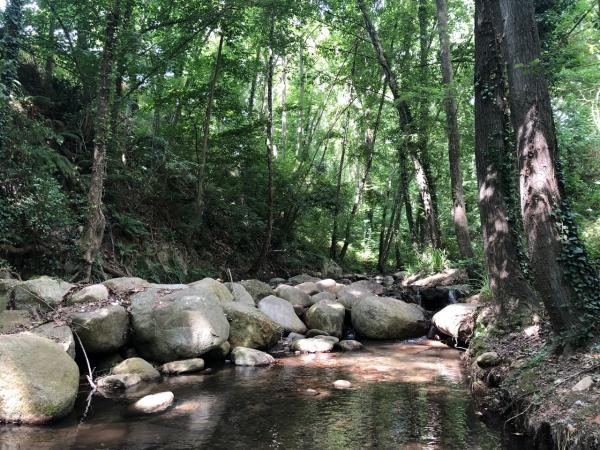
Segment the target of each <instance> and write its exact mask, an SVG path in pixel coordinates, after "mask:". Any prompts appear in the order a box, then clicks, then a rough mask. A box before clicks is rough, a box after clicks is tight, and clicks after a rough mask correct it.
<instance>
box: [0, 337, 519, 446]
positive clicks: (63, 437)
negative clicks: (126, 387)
mask: <svg viewBox="0 0 600 450" xmlns="http://www.w3.org/2000/svg"><path fill="white" fill-rule="evenodd" d="M367 348H368V351H365V352H360V353H346V354H321V355H307V356H302V357H294V358H285V359H282V360H279V364H278V365H277V366H275V367H271V368H249V367H248V368H235V367H229V366H226V367H223V368H222V369H221V370H216V371H214V372H212V373H208V374H202V375H195V376H189V377H177V378H172V379H170V380H167V381H165V382H163V383H160V384H156V385H152V386H151V388H150V389H148V388H147V387H146V388H145V389H143V390H141V391H139V392H135V391H134V392H132V393H130V395H128V396H126V397H123V398H117V399H105V398H99V397H97V398H95V399H94V403H93V405H92V407H91V410H90V412H89V413H88V416H87V418H86V420H85V421H84V422H83V423H78V417H77V415H78V414H81V413H82V412H83V409H84V406H85V405H84V404H83V402H80V403H78V405H77V411H76V413H75V414H73V415H72V417H70V418H68V419H66V420H64V421H61V422H60V423H58V424H55V425H53V426H52V427H46V428H41V427H39V428H36V427H17V426H5V427H1V428H0V443H1V444H0V448H2V449H4V448H7V449H13V448H15V449H80V448H119V449H121V448H127V449H140V448H152V449H167V448H169V449H173V448H176V449H188V448H189V449H192V448H193V449H198V448H211V449H235V448H243V449H248V448H253V449H263V448H264V449H267V448H272V449H296V448H306V449H311V448H319V449H370V448H377V449H388V448H389V449H392V448H393V449H450V450H452V449H461V450H462V449H485V450H490V449H495V448H497V449H499V448H509V446H508V444H502V442H501V439H500V436H499V435H498V434H497V433H495V432H492V431H490V430H489V429H487V428H486V427H485V426H484V425H483V424H482V423H481V422H480V421H479V420H478V419H477V417H476V414H475V412H474V409H473V407H472V404H471V400H470V396H469V394H468V392H467V391H466V389H465V385H464V382H463V375H462V371H461V363H460V360H459V354H458V353H457V352H456V351H455V350H452V349H449V348H446V347H444V346H442V345H441V344H439V343H436V342H431V341H425V340H421V341H413V342H408V343H367ZM338 379H344V380H348V381H351V382H352V387H351V388H350V389H344V390H339V389H335V388H334V387H333V385H332V383H333V382H334V381H335V380H338ZM307 389H314V390H316V391H318V392H319V394H318V395H306V390H307ZM163 390H171V391H173V392H174V394H175V398H176V399H177V402H176V404H175V405H174V407H173V408H171V409H170V410H169V411H167V412H165V413H164V414H162V415H159V416H152V417H130V416H127V412H126V409H127V405H128V404H129V403H131V401H132V400H133V399H134V398H138V397H139V396H141V395H145V394H147V393H148V392H149V391H151V392H159V391H163Z"/></svg>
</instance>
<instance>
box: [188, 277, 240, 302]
mask: <svg viewBox="0 0 600 450" xmlns="http://www.w3.org/2000/svg"><path fill="white" fill-rule="evenodd" d="M190 287H191V288H192V289H193V290H195V291H196V290H198V291H200V292H201V293H202V294H205V295H210V294H212V295H214V296H215V297H216V298H217V299H218V300H219V301H220V302H232V301H233V300H234V296H233V294H232V293H231V292H229V289H227V287H226V286H225V285H224V284H223V283H220V282H218V281H217V280H213V279H212V278H204V279H202V280H200V281H195V282H193V283H190Z"/></svg>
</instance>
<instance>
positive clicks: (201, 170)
mask: <svg viewBox="0 0 600 450" xmlns="http://www.w3.org/2000/svg"><path fill="white" fill-rule="evenodd" d="M224 35H225V33H224V32H223V31H221V36H220V37H219V46H218V47H217V54H216V56H215V67H214V69H213V73H212V77H211V79H210V84H209V86H208V98H207V100H206V114H205V115H204V123H203V125H202V148H201V151H200V160H199V161H198V174H197V179H196V180H197V181H196V198H195V209H196V220H197V221H198V223H197V225H198V227H200V225H201V224H202V216H203V215H204V184H205V178H206V155H207V154H208V148H209V137H210V121H211V119H212V111H213V103H214V98H215V89H216V87H217V79H218V78H219V71H220V69H221V54H222V51H223V40H224Z"/></svg>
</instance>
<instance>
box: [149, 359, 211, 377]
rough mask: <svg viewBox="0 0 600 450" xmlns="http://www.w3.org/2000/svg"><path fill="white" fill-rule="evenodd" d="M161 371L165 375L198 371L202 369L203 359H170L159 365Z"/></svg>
mask: <svg viewBox="0 0 600 450" xmlns="http://www.w3.org/2000/svg"><path fill="white" fill-rule="evenodd" d="M159 370H160V372H161V373H164V374H165V375H183V374H186V373H192V372H200V371H201V370H204V360H203V359H202V358H192V359H183V360H181V361H171V362H169V363H166V364H163V365H162V366H160V367H159Z"/></svg>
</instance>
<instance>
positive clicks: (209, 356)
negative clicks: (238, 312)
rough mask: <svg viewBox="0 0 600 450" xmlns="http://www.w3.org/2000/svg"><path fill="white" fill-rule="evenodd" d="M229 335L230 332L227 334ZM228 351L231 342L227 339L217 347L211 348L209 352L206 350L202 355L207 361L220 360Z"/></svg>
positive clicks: (225, 356)
mask: <svg viewBox="0 0 600 450" xmlns="http://www.w3.org/2000/svg"><path fill="white" fill-rule="evenodd" d="M230 330H231V329H230ZM229 337H230V338H231V333H230V334H229ZM230 351H231V344H230V343H229V341H225V342H223V343H222V344H221V345H220V346H219V347H218V348H213V349H212V350H211V351H210V352H206V353H205V354H204V355H202V357H203V358H204V359H205V360H208V361H222V360H224V359H225V358H227V356H228V355H229V352H230Z"/></svg>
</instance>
